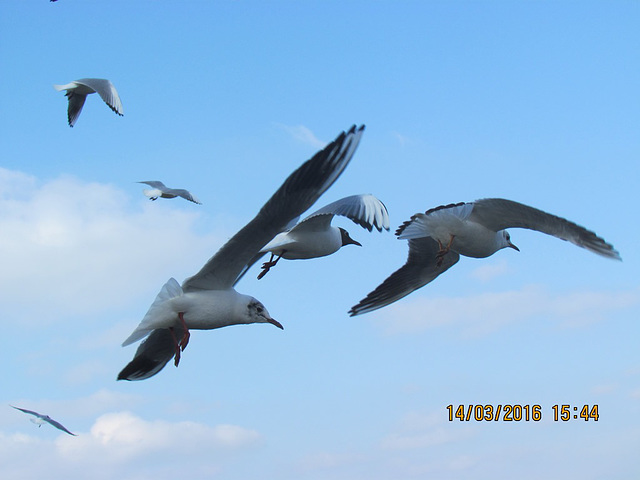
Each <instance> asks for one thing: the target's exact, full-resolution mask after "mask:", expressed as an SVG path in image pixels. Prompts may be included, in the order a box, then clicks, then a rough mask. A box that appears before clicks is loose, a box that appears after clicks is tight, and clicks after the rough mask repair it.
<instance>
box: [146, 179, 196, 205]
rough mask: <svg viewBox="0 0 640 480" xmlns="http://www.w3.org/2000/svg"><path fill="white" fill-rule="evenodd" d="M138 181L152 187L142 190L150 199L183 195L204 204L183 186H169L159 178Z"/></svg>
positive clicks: (191, 200)
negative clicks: (158, 179)
mask: <svg viewBox="0 0 640 480" xmlns="http://www.w3.org/2000/svg"><path fill="white" fill-rule="evenodd" d="M137 183H144V184H145V185H149V186H150V187H151V188H145V189H143V190H142V193H144V194H145V196H146V197H149V200H154V201H155V200H157V199H158V198H176V197H182V198H184V199H185V200H189V201H190V202H193V203H197V204H198V205H202V202H200V200H198V199H197V198H196V196H195V195H194V194H192V193H191V192H190V191H188V190H185V189H183V188H169V187H167V186H166V185H165V184H164V183H162V182H159V181H157V180H147V181H146V182H137Z"/></svg>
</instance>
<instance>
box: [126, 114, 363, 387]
mask: <svg viewBox="0 0 640 480" xmlns="http://www.w3.org/2000/svg"><path fill="white" fill-rule="evenodd" d="M363 132H364V125H363V126H361V127H359V128H356V126H355V125H354V126H353V127H352V128H351V129H350V130H349V131H348V132H346V133H345V132H342V133H341V134H340V135H339V136H338V137H337V138H336V139H335V140H334V141H333V142H331V143H330V144H329V145H327V146H326V147H325V148H324V149H322V150H321V151H320V152H318V153H316V154H315V155H314V156H313V157H312V158H311V159H310V160H307V161H306V162H305V163H303V164H302V165H301V166H300V167H299V168H298V169H297V170H295V171H294V172H293V173H292V174H291V175H289V177H288V178H287V179H286V180H285V181H284V183H283V184H282V186H281V187H280V188H279V189H278V190H277V191H276V192H275V193H274V194H273V195H272V196H271V198H270V199H269V200H268V201H267V203H265V204H264V205H263V207H262V208H261V209H260V211H259V212H258V214H257V215H256V216H255V218H254V219H253V220H251V221H250V222H249V223H248V224H247V225H245V226H244V227H243V228H242V229H241V230H240V231H239V232H238V233H236V234H235V235H234V236H233V237H231V239H230V240H229V241H228V242H227V243H226V244H225V245H223V246H222V248H220V250H218V252H217V253H216V254H215V255H214V256H213V257H212V258H211V259H210V260H209V261H208V262H207V263H206V264H205V265H204V267H202V269H201V270H200V271H199V272H198V273H196V274H195V275H193V276H192V277H189V278H187V279H186V280H185V281H184V282H183V283H182V285H180V284H178V282H177V281H176V280H174V279H173V278H172V279H170V280H169V281H168V282H167V283H166V284H165V285H164V286H163V287H162V290H161V291H160V293H159V294H158V296H157V298H156V300H155V301H154V302H153V304H152V305H151V307H150V308H149V311H148V312H147V314H146V315H145V317H144V318H143V319H142V322H141V323H140V325H138V327H137V328H136V329H135V330H134V332H133V333H132V334H131V335H130V336H129V338H127V339H126V340H125V341H124V343H123V346H125V345H129V344H131V343H133V342H135V341H137V340H140V339H142V338H144V337H145V336H147V335H148V338H147V339H146V340H145V341H144V342H143V343H142V344H141V345H140V346H139V347H138V350H137V351H136V354H135V356H134V358H133V360H131V362H129V364H128V365H127V366H126V367H125V368H124V369H123V370H122V371H121V372H120V374H119V375H118V380H143V379H145V378H149V377H151V376H153V375H155V374H156V373H158V372H159V371H160V370H162V368H163V367H164V366H165V365H166V364H167V362H168V361H169V360H171V359H172V358H174V357H175V364H176V365H177V364H178V362H179V360H180V351H181V350H182V351H183V350H184V348H185V347H186V345H187V343H188V341H189V329H200V330H209V329H213V328H221V327H226V326H229V325H241V324H250V323H270V324H272V325H275V326H276V327H278V328H282V325H280V323H278V322H277V321H276V320H274V319H273V318H272V317H271V315H269V312H268V311H267V309H266V308H265V307H264V305H262V303H260V302H259V301H258V300H256V299H255V298H253V297H251V296H249V295H243V294H240V293H238V292H236V290H235V289H234V288H233V287H234V285H235V283H236V282H237V280H238V279H239V277H240V276H241V275H242V273H243V272H244V271H246V266H247V265H248V263H249V262H250V261H251V259H252V258H254V257H255V255H256V254H257V253H258V252H259V251H260V250H261V249H262V247H264V245H266V244H267V243H268V242H269V241H270V240H271V239H272V238H273V237H275V236H276V235H277V234H278V233H280V232H281V231H283V230H285V228H286V227H287V225H289V224H290V223H291V221H292V220H293V219H294V218H297V217H298V216H299V215H301V214H302V213H303V212H304V211H306V210H307V209H308V208H309V207H311V206H312V205H313V204H314V203H315V201H316V200H317V199H318V198H319V197H320V196H321V195H322V194H323V193H324V192H325V191H326V190H327V189H328V188H329V187H330V186H331V185H332V184H333V182H335V181H336V179H337V178H338V177H339V176H340V174H341V173H342V172H343V171H344V169H345V168H346V166H347V165H348V164H349V161H350V160H351V158H352V157H353V154H354V153H355V150H356V148H357V147H358V143H359V141H360V138H361V136H362V133H363Z"/></svg>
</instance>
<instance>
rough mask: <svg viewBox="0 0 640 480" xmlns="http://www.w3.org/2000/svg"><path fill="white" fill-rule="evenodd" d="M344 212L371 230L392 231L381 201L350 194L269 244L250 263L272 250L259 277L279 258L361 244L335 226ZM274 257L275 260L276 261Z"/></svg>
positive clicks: (327, 252)
mask: <svg viewBox="0 0 640 480" xmlns="http://www.w3.org/2000/svg"><path fill="white" fill-rule="evenodd" d="M335 215H341V216H343V217H346V218H348V219H350V220H351V221H353V222H354V223H355V224H357V225H360V226H361V227H362V228H365V229H366V230H368V231H372V230H373V228H376V230H378V231H379V232H381V231H382V229H383V228H384V229H385V230H389V213H388V212H387V207H385V206H384V203H382V202H381V201H380V200H378V199H377V198H376V197H374V196H373V195H370V194H363V195H351V196H349V197H345V198H341V199H340V200H337V201H335V202H333V203H330V204H329V205H326V206H324V207H323V208H321V209H320V210H318V211H316V212H314V213H312V214H311V215H309V216H308V217H306V218H305V219H304V220H302V221H301V222H299V223H298V224H295V223H294V226H293V227H290V228H289V229H287V230H286V231H284V232H281V233H279V234H278V235H276V236H275V238H274V239H273V240H271V241H270V242H269V243H268V244H266V245H265V246H264V247H263V248H262V250H260V252H259V253H258V255H256V257H254V259H252V261H251V262H249V265H248V267H251V265H253V264H254V263H255V262H256V261H258V259H259V258H260V257H262V256H263V255H264V254H265V253H267V252H270V253H271V259H270V260H269V261H268V262H265V263H264V264H263V265H262V271H261V272H260V274H259V275H258V278H259V279H260V278H262V277H264V276H265V275H266V274H267V272H268V271H269V269H270V268H271V267H273V266H275V265H276V263H278V260H280V259H281V258H285V259H287V260H297V259H308V258H317V257H324V256H326V255H331V254H332V253H335V252H337V251H338V250H339V249H340V248H342V247H344V246H345V245H357V246H359V247H361V246H362V244H360V243H359V242H357V241H356V240H354V239H353V238H351V237H350V236H349V232H347V231H346V230H345V229H344V228H342V227H334V226H332V225H331V220H333V217H334V216H335ZM274 258H275V260H274Z"/></svg>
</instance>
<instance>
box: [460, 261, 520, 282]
mask: <svg viewBox="0 0 640 480" xmlns="http://www.w3.org/2000/svg"><path fill="white" fill-rule="evenodd" d="M509 271H510V270H509V265H508V263H507V261H506V260H505V259H500V260H498V261H495V262H489V263H484V264H483V265H482V266H480V267H478V268H476V269H475V270H473V271H472V272H471V274H470V275H471V277H473V278H475V279H476V280H479V281H481V282H488V281H490V280H493V279H494V278H497V277H500V276H502V275H505V274H507V273H509Z"/></svg>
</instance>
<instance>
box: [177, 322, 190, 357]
mask: <svg viewBox="0 0 640 480" xmlns="http://www.w3.org/2000/svg"><path fill="white" fill-rule="evenodd" d="M178 318H179V319H180V323H182V328H183V329H184V334H183V335H182V340H180V348H181V349H182V351H183V352H184V349H185V348H187V345H188V344H189V338H190V337H191V333H190V332H189V327H187V323H186V322H185V321H184V312H179V313H178Z"/></svg>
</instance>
